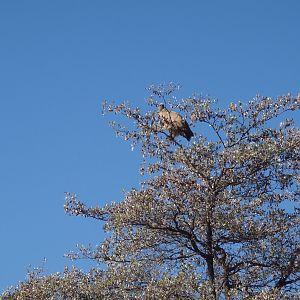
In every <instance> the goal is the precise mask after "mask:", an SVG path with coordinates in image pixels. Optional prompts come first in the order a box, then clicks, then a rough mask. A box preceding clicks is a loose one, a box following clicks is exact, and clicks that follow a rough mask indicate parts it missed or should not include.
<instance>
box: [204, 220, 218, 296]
mask: <svg viewBox="0 0 300 300" xmlns="http://www.w3.org/2000/svg"><path fill="white" fill-rule="evenodd" d="M206 225H207V227H206V241H207V250H208V256H207V258H206V263H207V272H208V277H209V282H210V285H211V286H210V289H211V296H212V300H217V293H216V287H215V271H214V256H213V242H212V228H211V224H210V221H209V220H208V221H207V224H206Z"/></svg>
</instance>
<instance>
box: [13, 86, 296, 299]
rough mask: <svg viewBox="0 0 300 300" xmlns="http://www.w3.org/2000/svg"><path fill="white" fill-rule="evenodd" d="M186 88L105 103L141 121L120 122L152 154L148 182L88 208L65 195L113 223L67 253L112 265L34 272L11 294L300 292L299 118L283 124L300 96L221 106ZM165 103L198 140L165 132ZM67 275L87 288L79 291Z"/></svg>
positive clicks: (78, 211)
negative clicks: (140, 102)
mask: <svg viewBox="0 0 300 300" xmlns="http://www.w3.org/2000/svg"><path fill="white" fill-rule="evenodd" d="M176 89H177V86H176V85H174V84H169V85H167V86H165V85H160V86H151V88H150V91H151V93H152V95H151V96H150V98H149V99H148V101H147V102H148V104H149V106H150V107H154V109H150V111H148V112H147V113H145V114H144V113H142V112H141V111H140V109H139V108H132V107H131V106H130V105H128V104H126V103H122V104H118V105H114V104H108V103H104V112H112V113H115V114H120V115H122V116H125V117H126V118H128V119H130V120H133V121H134V122H133V126H131V125H130V124H132V123H129V122H126V125H127V127H126V126H124V125H122V124H116V123H115V122H112V124H111V125H112V126H113V127H114V129H115V130H116V132H117V134H118V135H119V136H121V137H123V138H124V139H125V140H130V141H131V143H132V147H133V148H134V147H137V148H138V149H139V150H140V151H141V154H142V156H143V161H142V164H141V169H140V172H141V175H143V176H144V182H143V184H142V185H141V187H140V189H139V190H136V189H132V190H131V191H129V192H128V193H127V194H126V196H125V199H124V200H123V201H121V202H119V203H111V204H107V205H106V206H104V207H87V206H86V205H85V204H84V203H83V202H81V201H80V200H79V199H78V198H77V197H76V196H75V195H72V194H69V193H68V194H66V204H65V210H66V212H67V213H68V214H70V215H76V216H78V215H80V216H85V217H90V218H94V219H97V220H100V221H104V229H105V231H106V232H107V233H108V238H107V239H106V240H104V241H103V243H102V244H101V245H100V246H98V247H95V248H92V247H84V246H82V247H80V248H79V249H78V251H77V252H76V253H70V254H69V255H68V256H69V257H70V258H73V259H76V258H82V257H83V258H89V259H93V260H95V261H97V262H100V263H106V264H107V269H105V270H102V271H100V270H91V272H90V273H89V274H83V273H80V272H79V271H78V270H66V271H65V273H64V274H60V275H57V276H56V279H53V277H52V278H50V277H51V276H48V277H41V276H33V277H32V279H31V281H30V280H28V281H26V282H25V283H23V286H20V287H19V288H17V289H15V290H13V291H11V292H10V294H12V293H15V295H17V293H21V290H22V289H24V290H26V288H27V290H28V287H30V284H32V283H33V282H34V283H35V284H36V286H38V285H40V287H37V288H36V289H35V290H42V289H44V291H45V290H47V291H48V292H49V291H51V292H50V293H52V296H53V295H54V291H56V295H58V296H57V297H61V298H57V299H95V298H96V299H214V300H217V299H296V297H297V295H298V296H299V294H298V291H299V285H300V238H299V236H300V235H299V234H300V226H299V224H300V218H299V200H300V198H299V196H300V189H299V181H300V174H299V168H300V163H299V161H300V160H299V158H300V131H299V128H297V127H296V126H295V124H294V122H293V120H292V119H285V120H283V121H282V122H281V123H280V125H279V126H277V125H276V123H275V121H276V119H277V118H278V117H280V116H281V115H283V114H284V113H287V114H289V115H291V113H292V112H293V111H295V110H299V108H300V96H299V95H298V96H296V97H293V96H291V95H290V94H288V95H286V96H279V97H277V99H271V98H269V97H262V96H257V97H255V98H254V99H253V100H251V101H249V102H248V103H246V104H243V103H241V102H238V103H231V104H230V105H229V107H227V108H224V109H221V108H220V107H219V108H218V107H217V108H215V106H216V101H214V100H213V99H210V98H205V97H191V98H187V99H184V100H177V99H176V98H175V97H172V93H173V92H174V91H175V90H176ZM161 102H163V103H164V105H165V107H168V108H170V109H173V110H176V111H178V112H180V113H181V114H182V115H183V116H184V118H185V120H186V121H187V122H188V124H191V126H193V127H194V130H193V132H194V138H193V139H192V140H191V142H186V141H184V140H183V139H181V138H180V137H179V138H175V139H174V138H173V136H170V135H169V133H168V131H165V130H164V127H163V124H161V123H160V121H159V118H158V115H157V107H158V106H159V104H160V103H161ZM199 125H200V127H199ZM128 126H129V127H128ZM205 126H207V128H206V127H205ZM201 132H204V133H206V134H201ZM70 274H71V275H70ZM74 274H75V275H74ZM53 276H54V277H55V275H53ZM68 276H69V277H68ZM70 278H71V279H70ZM47 280H48V281H49V280H50V281H49V282H51V284H52V285H51V284H50V283H45V281H47ZM53 282H56V284H57V287H55V288H54V287H53ZM66 282H68V284H66ZM47 284H48V285H47ZM64 284H65V285H66V286H72V287H73V288H74V287H76V289H75V288H74V289H75V291H73V294H71V293H70V295H71V296H69V298H68V296H66V295H67V294H65V295H64V294H63V292H64V291H66V290H67V288H66V287H65V288H62V287H63V286H64ZM51 286H52V287H53V288H52V290H51V288H50V287H51ZM45 287H47V288H45ZM29 290H30V288H29ZM80 293H81V294H80ZM8 294H9V293H8ZM8 294H7V295H8ZM79 294H80V295H81V296H79ZM18 295H19V294H18ZM20 295H21V294H20ZM29 295H30V294H29ZM71 297H73V298H71ZM76 297H78V298H76ZM80 297H81V298H80ZM97 297H98V298H97ZM7 299H8V298H7ZM16 299H29V298H22V297H21V296H20V298H16ZM30 299H31V298H30ZM32 299H34V298H32ZM39 299H44V298H39ZM45 299H50V298H45ZM54 299H55V298H54Z"/></svg>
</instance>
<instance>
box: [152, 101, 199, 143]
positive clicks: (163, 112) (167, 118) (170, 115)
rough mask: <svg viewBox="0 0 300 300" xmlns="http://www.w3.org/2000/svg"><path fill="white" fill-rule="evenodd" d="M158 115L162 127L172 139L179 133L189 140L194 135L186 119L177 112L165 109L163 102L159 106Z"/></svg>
mask: <svg viewBox="0 0 300 300" xmlns="http://www.w3.org/2000/svg"><path fill="white" fill-rule="evenodd" d="M158 116H159V118H160V121H161V124H162V126H163V129H166V130H168V131H169V133H170V137H171V138H172V139H174V138H175V137H176V136H178V135H181V136H183V137H185V138H186V139H187V140H188V141H189V140H190V139H191V137H192V136H194V133H193V132H192V130H191V129H190V127H189V125H188V123H187V122H186V120H184V118H183V117H182V116H181V115H180V114H178V113H177V112H175V111H169V110H167V109H166V108H165V106H164V105H163V104H160V106H159V112H158Z"/></svg>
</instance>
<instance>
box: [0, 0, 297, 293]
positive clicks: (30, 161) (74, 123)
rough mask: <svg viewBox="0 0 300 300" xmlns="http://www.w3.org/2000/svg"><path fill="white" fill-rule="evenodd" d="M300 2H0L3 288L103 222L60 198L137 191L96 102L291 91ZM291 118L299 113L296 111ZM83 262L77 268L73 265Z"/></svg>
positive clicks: (126, 156)
mask: <svg viewBox="0 0 300 300" xmlns="http://www.w3.org/2000/svg"><path fill="white" fill-rule="evenodd" d="M299 10H300V2H299V1H297V0H294V1H293V0H290V1H279V0H262V1H250V0H249V1H240V0H236V1H232V0H228V1H221V0H219V1H199V0H198V1H196V0H194V1H193V0H191V1H183V0H182V1H178V0H172V1H171V0H170V1H161V0H160V1H159V0H152V1H133V0H128V1H121V0H119V1H115V0H107V1H101V0H98V1H95V0H89V1H82V0H81V1H78V0H63V1H62V0H52V1H40V0H27V1H20V0H19V1H17V0H12V1H1V2H0V42H1V44H0V45H1V46H0V82H1V88H0V101H1V109H0V128H1V129H0V130H1V143H0V147H1V148H0V153H1V155H0V182H1V184H0V186H1V188H0V197H1V198H0V201H1V211H0V235H1V240H2V242H1V250H0V291H1V290H3V289H4V288H6V287H7V286H9V285H13V284H16V283H18V281H20V280H23V279H24V278H25V274H26V270H27V268H28V267H29V266H30V265H32V266H41V265H42V264H43V258H44V257H46V258H47V262H46V264H45V265H44V266H45V268H46V271H47V272H56V271H62V270H63V266H64V265H67V264H68V265H71V264H72V263H70V262H68V261H67V260H66V259H65V258H64V257H63V254H64V253H66V252H67V251H68V250H73V249H75V245H76V244H77V243H88V242H92V243H95V244H96V243H98V242H100V241H101V239H102V238H103V234H102V229H101V226H102V224H100V223H97V222H94V221H93V220H88V219H82V218H75V217H69V216H67V215H65V213H64V211H63V204H64V192H65V191H70V192H76V193H77V194H78V195H79V197H80V199H82V200H84V201H86V203H88V204H90V205H93V204H104V203H105V202H110V201H113V200H115V201H119V200H120V199H121V198H122V191H123V190H129V189H130V187H132V186H136V187H138V183H139V181H140V178H139V175H138V165H139V162H140V158H139V154H138V153H137V152H131V150H130V145H129V144H126V143H125V142H123V141H122V140H120V139H117V138H116V137H115V135H114V133H113V131H112V130H111V129H110V128H109V127H108V125H107V122H108V118H106V117H102V116H101V115H100V110H101V101H102V100H103V99H108V100H115V101H122V100H130V101H131V102H132V103H133V104H135V105H138V106H144V104H145V98H146V97H147V92H146V90H145V87H147V86H149V85H150V84H152V83H161V82H169V81H174V82H177V83H180V84H181V85H182V91H181V94H182V95H183V96H184V95H185V96H190V95H191V94H193V93H194V92H196V93H203V94H210V95H211V96H213V97H216V98H218V99H219V100H220V102H221V103H228V102H231V101H235V100H242V101H247V100H249V99H250V98H252V97H254V96H255V95H256V94H257V93H259V94H263V95H268V96H276V95H281V94H285V93H287V92H292V93H296V94H297V93H298V92H299V91H300V89H299V86H300V76H299V70H300V56H299V53H300V39H299V36H300V27H299ZM298 116H299V114H298ZM89 265H90V264H86V263H84V262H81V263H80V264H79V266H81V267H84V268H86V267H88V266H89Z"/></svg>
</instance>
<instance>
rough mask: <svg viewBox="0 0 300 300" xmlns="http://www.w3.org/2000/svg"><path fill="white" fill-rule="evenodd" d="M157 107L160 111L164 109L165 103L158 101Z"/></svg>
mask: <svg viewBox="0 0 300 300" xmlns="http://www.w3.org/2000/svg"><path fill="white" fill-rule="evenodd" d="M158 109H159V111H162V110H163V109H165V105H164V104H163V103H160V104H159V106H158Z"/></svg>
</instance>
